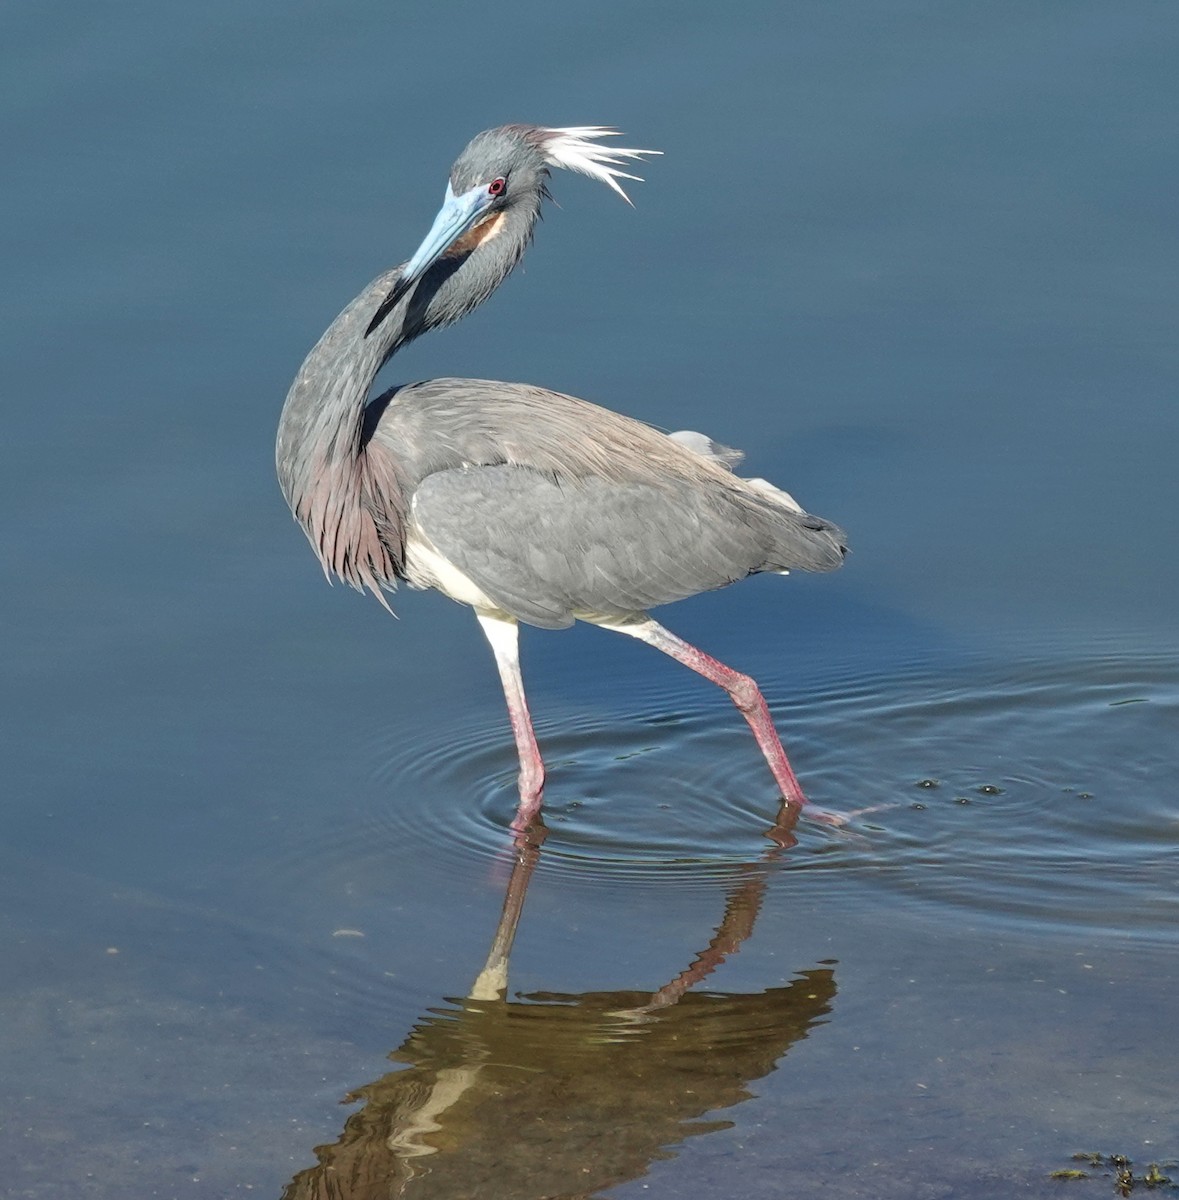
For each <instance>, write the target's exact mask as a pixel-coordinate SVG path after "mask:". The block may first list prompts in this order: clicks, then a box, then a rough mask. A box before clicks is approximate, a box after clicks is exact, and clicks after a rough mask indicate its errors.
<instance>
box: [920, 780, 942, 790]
mask: <svg viewBox="0 0 1179 1200" xmlns="http://www.w3.org/2000/svg"><path fill="white" fill-rule="evenodd" d="M917 786H918V787H919V788H935V787H941V780H939V779H918V780H917Z"/></svg>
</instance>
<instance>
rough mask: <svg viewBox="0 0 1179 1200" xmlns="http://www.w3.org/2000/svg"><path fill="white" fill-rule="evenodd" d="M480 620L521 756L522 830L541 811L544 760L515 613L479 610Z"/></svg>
mask: <svg viewBox="0 0 1179 1200" xmlns="http://www.w3.org/2000/svg"><path fill="white" fill-rule="evenodd" d="M475 616H476V617H478V618H479V624H480V626H481V627H482V629H483V633H484V635H485V636H486V638H487V640H488V641H489V642H490V643H491V650H492V653H493V654H494V655H495V665H496V666H497V667H498V668H499V677H500V681H501V682H502V683H503V687H504V699H505V700H506V701H507V702H508V717H509V719H510V720H511V722H512V735H513V736H514V737H515V739H516V752H517V753H518V754H519V756H520V806H519V808H517V809H516V816H515V818H514V819H513V821H512V828H513V829H514V830H516V832H518V833H519V832H522V831H523V830H525V829H527V828H528V826H529V825H531V824H532V822H533V821H534V820H535V819H536V817H537V815H538V814H539V813H540V802H541V795H542V793H543V791H544V762H543V761H542V760H541V757H540V748H539V747H538V746H537V744H536V734H535V733H534V732H533V730H532V717H531V716H530V715H529V712H528V700H527V698H526V697H525V695H524V679H523V677H522V676H521V674H520V648H519V632H520V627H519V625H518V623H517V622H516V619H515V618H514V617H507V616H500V615H498V614H492V613H486V612H479V611H478V610H476V612H475Z"/></svg>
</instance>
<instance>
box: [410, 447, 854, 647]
mask: <svg viewBox="0 0 1179 1200" xmlns="http://www.w3.org/2000/svg"><path fill="white" fill-rule="evenodd" d="M411 519H412V520H413V521H414V522H415V523H416V525H417V527H418V528H419V529H420V530H421V531H422V533H423V534H424V535H425V536H426V537H427V538H428V539H429V541H430V542H431V543H432V544H433V545H434V547H436V548H437V550H438V551H439V553H440V554H442V555H443V557H444V558H445V559H446V560H447V561H448V562H450V563H451V564H453V566H454V567H456V568H457V569H458V570H459V571H461V572H462V573H463V574H464V575H466V576H467V577H468V578H469V579H471V580H473V581H474V582H475V583H476V584H477V585H478V587H479V588H480V589H482V591H483V592H484V593H485V594H486V595H487V596H488V597H490V598H491V599H493V600H494V601H495V602H496V604H498V605H499V606H500V607H502V608H503V609H504V610H505V611H507V612H509V613H511V614H512V615H513V616H515V617H517V618H519V619H520V620H522V621H525V622H527V623H529V624H533V625H539V626H542V627H546V628H561V627H564V626H567V625H570V624H571V623H572V622H573V620H574V619H575V618H576V617H579V616H585V615H593V616H605V617H614V616H626V615H629V614H632V613H638V612H644V611H646V610H647V609H649V608H653V607H655V606H656V605H659V604H667V603H669V602H671V601H673V600H681V599H683V598H685V597H687V596H693V595H695V594H697V593H698V592H703V591H709V590H711V589H713V588H719V587H724V586H725V585H726V584H729V583H733V582H735V581H736V580H738V579H743V578H745V577H746V576H747V575H750V574H753V573H755V572H757V571H766V570H783V569H786V568H789V567H791V566H799V567H804V568H806V569H809V570H829V569H831V568H832V567H834V566H837V565H838V563H839V560H840V559H841V557H842V553H841V550H840V548H839V546H840V542H841V535H840V533H839V530H838V529H837V528H836V527H834V526H832V525H830V524H829V523H827V522H825V521H822V520H821V519H820V518H817V517H812V516H810V515H809V514H807V513H802V512H796V511H794V510H792V509H790V508H788V507H786V506H784V505H782V504H779V503H776V502H775V501H774V500H773V499H771V498H766V499H762V498H761V497H759V496H757V495H756V494H754V495H753V496H752V497H749V496H745V495H743V494H742V493H740V492H737V491H734V490H733V489H732V488H729V487H723V486H715V487H707V486H701V484H700V482H699V481H698V480H689V479H682V478H675V477H671V478H661V479H660V478H657V479H655V480H654V481H653V482H641V481H628V480H621V481H620V480H616V479H605V478H602V477H600V476H594V475H590V476H585V477H570V478H566V477H562V476H561V475H559V474H556V473H553V472H543V471H538V470H534V469H530V468H526V467H520V466H515V465H510V464H501V465H494V466H465V467H460V468H455V469H450V470H442V471H437V472H435V473H433V474H431V475H428V476H427V477H426V478H425V479H423V480H422V481H421V482H420V483H419V485H418V487H417V489H416V491H415V493H414V497H413V513H412V518H411Z"/></svg>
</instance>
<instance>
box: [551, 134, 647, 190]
mask: <svg viewBox="0 0 1179 1200" xmlns="http://www.w3.org/2000/svg"><path fill="white" fill-rule="evenodd" d="M545 133H546V134H547V135H548V136H547V137H546V138H545V139H544V144H543V146H542V147H541V152H542V153H543V154H544V156H545V161H546V162H547V163H548V164H549V166H552V167H563V168H565V170H567V171H579V172H580V173H581V174H582V175H588V176H589V177H590V178H591V179H598V180H600V181H601V182H602V183H604V184H606V186H607V187H610V188H613V189H614V191H616V192H617V193H618V194H619V195H620V196H621V197H622V198H623V199H624V200H625V201H626V202H627V204H629V203H630V202H631V200H630V197H629V196H628V195H627V194H626V193H625V192H624V191H623V190H622V188H621V186H620V185H619V183H618V180H620V179H633V180H635V182H636V183H642V181H643V180H642V176H640V175H628V174H627V173H626V172H625V171H620V170H619V169H618V168H619V164H620V163H628V162H629V161H630V160H632V159H639V160H641V159H642V158H643V156H644V155H650V154H662V153H663V151H662V150H629V149H626V148H624V147H622V146H599V145H597V144H596V142H595V140H594V139H595V138H605V137H618V130H617V129H611V128H610V127H609V126H607V125H571V126H568V127H567V128H563V129H546V130H545Z"/></svg>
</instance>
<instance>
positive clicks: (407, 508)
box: [277, 125, 846, 830]
mask: <svg viewBox="0 0 1179 1200" xmlns="http://www.w3.org/2000/svg"><path fill="white" fill-rule="evenodd" d="M612 133H613V131H612V130H610V129H606V128H603V127H599V126H585V127H578V128H571V129H549V128H545V127H543V126H537V125H505V126H502V127H500V128H498V129H490V130H487V131H486V132H484V133H481V134H479V135H478V137H476V138H475V139H474V140H473V141H472V142H471V143H470V145H468V146H467V148H466V149H465V150H464V151H463V152H462V154H460V155H459V157H458V160H457V161H456V162H455V164H454V166H453V167H452V168H451V172H450V181H449V183H448V184H447V188H446V199H445V201H444V203H443V205H442V209H441V211H440V212H439V213H438V216H437V218H436V219H435V221H434V225H433V227H432V228H431V230H430V232H429V233H428V234H427V235H426V238H425V241H423V242H422V244H421V245H420V246H419V247H418V249H417V251H416V252H415V253H414V255H413V257H412V258H410V259H409V261H408V262H405V263H403V264H402V265H401V266H399V267H394V268H393V269H392V270H389V271H386V272H385V273H384V274H382V275H379V276H378V277H377V278H376V279H374V280H373V281H372V283H370V284H369V285H368V287H366V288H365V289H364V291H362V292H361V293H360V295H359V296H357V297H356V299H354V300H353V301H352V303H351V304H349V305H348V307H347V308H345V309H344V311H343V312H342V313H340V315H339V316H338V317H337V318H336V319H335V320H334V321H333V322H332V324H331V325H330V326H329V327H328V329H327V332H326V333H324V335H323V336H322V337H321V338H320V339H319V341H318V342H317V343H316V345H315V347H314V349H312V351H311V353H310V354H308V355H307V358H306V359H305V360H304V362H303V365H302V367H301V368H300V369H299V373H298V375H297V376H296V377H295V381H294V383H293V384H292V385H291V390H290V392H289V393H288V395H287V399H286V403H285V404H284V406H283V411H282V419H281V421H280V423H279V429H278V445H277V463H278V477H279V481H280V483H281V485H282V490H283V495H284V496H285V497H286V499H287V503H288V504H289V505H290V506H291V511H292V512H293V513H294V515H295V518H296V519H297V520H298V522H299V523H300V524H301V525H302V526H303V529H304V531H305V532H306V534H307V537H308V538H309V539H310V541H311V545H312V546H313V547H314V549H315V552H316V554H317V555H318V556H319V560H320V562H321V564H322V565H323V568H324V571H325V572H326V573H327V574H328V576H329V578H330V577H331V575H332V574H335V575H337V576H339V577H340V578H341V579H342V580H344V582H346V583H348V584H350V585H351V586H352V587H355V588H357V589H359V590H364V589H366V588H367V589H369V590H371V591H372V592H373V594H374V595H376V596H377V598H378V599H379V600H380V601H381V603H382V604H384V603H385V600H384V597H383V595H382V592H383V591H384V590H393V589H394V588H395V587H396V586H397V584H398V582H399V581H402V580H404V581H405V582H406V583H408V584H409V585H410V586H411V587H418V588H428V587H432V588H437V589H438V590H439V591H440V592H442V593H444V594H445V595H447V596H450V597H451V598H452V599H454V600H457V601H459V602H460V603H463V604H469V605H470V606H471V607H472V608H474V610H475V615H476V617H477V618H478V620H479V623H480V625H481V626H482V627H483V632H484V633H485V634H486V635H487V638H488V641H489V642H490V643H491V648H492V650H493V652H494V654H495V659H496V663H497V665H498V667H499V673H500V677H501V680H502V682H503V688H504V695H505V697H506V699H507V704H508V713H509V715H510V718H511V724H512V731H513V733H514V735H515V739H516V747H517V750H518V752H519V757H520V776H519V785H520V803H519V807H518V809H517V811H516V816H515V820H514V821H513V823H512V825H513V828H514V829H517V830H521V829H524V828H525V827H527V825H528V824H529V823H530V822H531V821H532V820H533V819H534V818H535V817H536V816H537V815H538V813H539V812H540V807H541V793H542V788H543V785H544V764H543V762H542V760H541V756H540V751H539V750H538V748H537V744H536V737H535V735H534V733H533V730H532V721H531V718H530V716H529V712H528V705H527V702H526V700H525V696H524V685H523V681H522V679H521V675H520V662H519V655H518V646H517V639H518V624H519V622H521V621H523V622H524V623H525V624H528V625H537V626H540V627H541V628H545V629H561V628H565V627H567V626H569V625H572V624H573V622H574V621H575V620H582V621H588V622H591V623H593V624H595V625H601V626H603V627H604V628H606V629H613V630H617V631H618V632H619V633H625V634H629V635H630V636H631V637H636V638H639V639H640V640H641V641H644V642H647V643H649V644H650V645H652V646H654V647H655V648H656V649H658V650H662V651H663V652H664V653H666V654H669V655H671V656H672V657H673V658H675V659H678V660H679V661H680V662H682V663H683V664H684V665H685V666H688V667H691V668H692V670H694V671H697V672H699V674H701V675H703V676H704V677H705V678H706V679H710V680H712V682H713V683H716V684H719V685H720V686H721V687H722V688H724V690H725V691H726V692H727V693H728V694H729V696H730V697H731V699H732V700H733V702H734V703H735V704H736V706H737V708H738V709H739V710H740V711H741V713H742V715H743V716H744V717H745V718H746V720H747V721H748V722H749V724H750V726H751V727H752V729H753V733H754V736H755V737H756V738H757V742H758V745H759V746H760V747H761V751H762V754H763V755H764V756H765V758H766V761H767V763H768V764H769V767H770V770H771V772H772V773H773V776H774V779H775V780H776V781H777V784H778V787H779V788H780V789H781V791H782V796H783V798H784V800H785V801H786V802H787V803H788V804H790V805H794V806H796V807H801V806H802V805H803V804H804V803H805V798H804V796H803V792H802V788H801V787H800V786H799V783H798V780H797V779H796V778H795V775H794V772H793V770H792V769H791V767H790V763H789V761H788V760H787V758H786V752H785V751H784V750H783V748H782V743H781V741H780V740H779V738H778V735H777V732H776V731H775V729H774V726H773V723H772V721H771V720H770V714H769V710H768V708H767V707H766V703H765V700H764V699H763V698H762V694H761V692H760V690H759V689H758V687H757V684H756V683H755V682H754V681H753V680H752V679H751V678H749V677H748V676H747V675H742V674H740V673H739V672H737V671H734V670H732V669H731V668H730V667H727V666H725V665H724V664H723V663H721V662H718V661H717V660H716V659H714V658H710V657H709V656H708V655H706V654H704V653H703V652H702V651H700V650H697V649H696V648H695V647H694V646H691V645H689V644H688V643H687V642H684V641H682V640H681V639H680V638H678V637H676V636H675V635H674V634H673V633H670V632H669V631H668V630H666V629H664V628H663V627H662V626H661V625H659V624H657V623H656V622H655V621H653V620H652V619H651V617H650V616H648V615H647V610H648V609H650V608H653V607H654V606H656V605H659V604H667V603H668V602H669V601H672V600H681V599H683V598H685V597H687V596H694V595H696V594H697V593H698V592H703V591H707V590H709V589H712V588H719V587H724V586H725V585H726V584H730V583H734V582H736V581H737V580H739V579H744V578H745V577H746V576H748V575H753V574H756V573H757V572H760V571H774V572H778V573H781V574H785V573H786V572H787V571H789V570H792V569H794V568H801V569H803V570H807V571H830V570H833V569H834V568H836V567H838V566H839V565H840V563H841V562H842V561H843V556H844V553H845V552H846V547H845V544H844V535H843V532H842V530H840V529H839V528H838V527H837V526H836V525H833V524H832V523H831V522H830V521H825V520H823V519H822V518H821V517H815V516H811V515H810V514H809V513H807V512H804V511H803V509H802V508H801V507H800V506H799V505H798V504H797V503H795V501H794V500H793V498H792V497H791V496H789V495H788V494H787V493H786V492H783V491H780V490H779V489H777V488H775V487H773V486H772V485H771V484H769V483H767V482H765V481H764V480H756V479H753V480H751V479H742V478H740V477H738V476H737V475H735V474H733V472H732V469H731V468H732V466H733V464H734V462H735V461H736V460H737V459H739V457H740V456H739V455H737V454H736V453H735V452H729V451H726V450H725V449H724V448H723V447H719V446H716V445H715V444H714V443H712V442H711V441H709V439H707V438H705V437H703V436H702V435H700V434H694V433H680V434H670V435H668V434H665V433H662V432H660V431H658V430H656V429H653V428H651V427H650V426H648V425H645V424H643V423H642V422H640V421H636V420H633V419H632V418H630V417H625V416H621V415H620V414H618V413H614V412H611V411H609V410H608V409H604V408H599V407H598V406H597V405H594V404H588V403H586V402H585V401H584V400H577V399H574V398H573V397H571V396H562V395H559V394H557V393H555V392H549V391H545V390H544V389H543V388H538V387H530V386H528V385H526V384H519V383H497V382H494V381H491V380H485V379H431V380H427V381H426V382H424V383H414V384H408V385H405V386H402V387H395V388H392V389H391V390H389V391H387V392H385V393H384V394H383V395H381V396H378V397H377V398H376V399H374V400H371V401H370V399H369V389H370V387H371V385H372V382H373V380H374V379H375V377H376V374H377V372H378V371H379V370H380V368H381V366H382V365H383V364H384V363H385V362H386V361H387V360H388V359H389V358H390V357H391V356H392V355H394V354H396V353H397V351H398V350H399V349H400V348H401V347H402V346H404V345H406V344H407V343H408V342H410V341H411V340H412V339H413V338H415V337H417V336H418V335H419V334H422V333H425V332H426V331H427V330H429V329H434V328H437V327H438V326H442V325H449V324H451V323H452V322H454V321H457V320H459V318H461V317H463V316H465V315H466V314H467V313H469V312H471V310H472V309H474V308H475V307H476V306H477V305H479V304H481V303H482V302H483V301H484V300H486V299H487V298H488V296H490V295H491V293H492V292H494V291H495V289H496V288H497V287H499V285H500V284H501V283H502V282H503V281H504V279H505V278H507V276H508V274H509V273H510V272H511V270H512V268H513V267H514V266H515V265H516V264H517V263H518V262H519V261H520V257H521V255H522V254H523V253H524V250H525V248H526V247H527V246H528V243H529V241H530V240H531V238H532V232H533V228H534V227H535V224H536V220H537V217H538V216H539V215H540V209H541V202H542V201H543V200H544V199H545V198H546V197H547V196H548V189H547V182H548V178H549V171H550V168H553V167H565V168H568V169H570V170H573V171H579V172H581V173H582V174H584V175H589V176H591V177H592V178H594V179H598V180H600V181H601V182H602V183H605V184H607V185H609V186H610V187H611V188H613V189H614V191H616V192H618V193H619V194H620V195H621V196H623V198H624V199H626V198H627V197H626V194H625V192H624V191H623V189H622V187H621V185H620V184H619V180H620V179H634V178H636V177H635V176H632V175H627V174H626V173H625V172H624V171H623V170H622V169H621V168H622V166H623V165H627V164H628V163H629V162H630V161H632V160H636V159H641V158H642V156H644V155H647V154H651V153H655V152H654V151H647V150H626V149H619V148H615V147H613V146H611V145H609V144H603V143H602V140H601V139H603V138H605V137H607V136H610V135H611V134H612ZM386 607H387V605H386Z"/></svg>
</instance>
